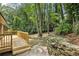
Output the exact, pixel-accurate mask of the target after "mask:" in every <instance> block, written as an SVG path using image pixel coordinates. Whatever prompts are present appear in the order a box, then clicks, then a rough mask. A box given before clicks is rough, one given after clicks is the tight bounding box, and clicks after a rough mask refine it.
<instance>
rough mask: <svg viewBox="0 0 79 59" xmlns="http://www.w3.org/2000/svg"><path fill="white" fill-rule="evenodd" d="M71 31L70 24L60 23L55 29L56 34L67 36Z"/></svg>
mask: <svg viewBox="0 0 79 59" xmlns="http://www.w3.org/2000/svg"><path fill="white" fill-rule="evenodd" d="M71 31H72V26H71V24H68V23H65V22H62V23H61V24H59V25H58V27H56V28H55V32H56V33H57V34H67V33H69V32H71Z"/></svg>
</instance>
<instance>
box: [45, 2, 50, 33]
mask: <svg viewBox="0 0 79 59" xmlns="http://www.w3.org/2000/svg"><path fill="white" fill-rule="evenodd" d="M45 13H46V21H47V32H48V34H49V4H48V3H47V4H46V12H45Z"/></svg>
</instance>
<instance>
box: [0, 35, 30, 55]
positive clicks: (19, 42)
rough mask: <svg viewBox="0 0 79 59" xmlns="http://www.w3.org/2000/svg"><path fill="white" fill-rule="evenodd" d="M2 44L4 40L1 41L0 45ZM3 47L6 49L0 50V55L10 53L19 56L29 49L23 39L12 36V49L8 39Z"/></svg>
mask: <svg viewBox="0 0 79 59" xmlns="http://www.w3.org/2000/svg"><path fill="white" fill-rule="evenodd" d="M3 39H4V38H3ZM3 43H5V41H4V40H2V42H0V45H2V44H3ZM3 46H4V44H3V45H2V47H3ZM5 46H7V47H5V48H2V47H1V48H0V53H3V52H8V51H12V54H13V55H16V54H19V53H22V52H24V51H27V50H30V49H31V47H30V45H29V44H28V43H27V42H26V41H25V40H24V39H22V38H20V37H18V36H17V35H13V36H12V47H11V41H10V40H9V39H8V40H7V41H6V45H5Z"/></svg>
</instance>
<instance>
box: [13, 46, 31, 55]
mask: <svg viewBox="0 0 79 59" xmlns="http://www.w3.org/2000/svg"><path fill="white" fill-rule="evenodd" d="M30 49H31V47H26V46H25V47H17V48H16V49H14V50H13V55H17V54H20V53H23V52H26V51H28V50H30Z"/></svg>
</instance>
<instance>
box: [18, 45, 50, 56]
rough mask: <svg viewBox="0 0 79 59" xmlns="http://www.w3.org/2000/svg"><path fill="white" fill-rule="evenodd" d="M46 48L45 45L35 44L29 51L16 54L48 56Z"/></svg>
mask: <svg viewBox="0 0 79 59" xmlns="http://www.w3.org/2000/svg"><path fill="white" fill-rule="evenodd" d="M48 55H49V54H48V50H47V47H46V46H40V45H35V46H33V47H32V49H31V50H30V51H26V52H24V53H22V54H19V55H18V56H48Z"/></svg>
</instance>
